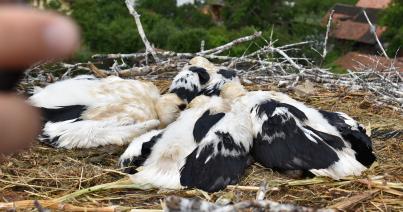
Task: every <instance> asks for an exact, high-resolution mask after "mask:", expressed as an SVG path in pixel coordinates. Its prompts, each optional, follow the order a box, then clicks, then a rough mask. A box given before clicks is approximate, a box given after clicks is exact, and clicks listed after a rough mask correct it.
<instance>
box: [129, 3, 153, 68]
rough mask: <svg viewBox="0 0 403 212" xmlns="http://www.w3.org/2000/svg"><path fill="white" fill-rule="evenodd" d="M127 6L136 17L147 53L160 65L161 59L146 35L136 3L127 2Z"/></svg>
mask: <svg viewBox="0 0 403 212" xmlns="http://www.w3.org/2000/svg"><path fill="white" fill-rule="evenodd" d="M125 2H126V6H127V9H128V10H129V12H130V14H131V15H132V16H133V17H134V21H135V22H136V26H137V30H138V32H139V35H140V37H141V40H143V43H144V45H145V47H146V53H147V52H150V53H151V55H152V56H153V58H154V60H155V62H157V63H159V62H160V59H159V58H158V56H157V53H155V50H154V48H153V47H152V46H151V44H150V42H149V41H148V39H147V37H146V34H145V33H144V29H143V25H142V24H141V21H140V15H139V14H138V13H137V11H136V9H134V7H135V6H134V5H135V2H134V0H126V1H125Z"/></svg>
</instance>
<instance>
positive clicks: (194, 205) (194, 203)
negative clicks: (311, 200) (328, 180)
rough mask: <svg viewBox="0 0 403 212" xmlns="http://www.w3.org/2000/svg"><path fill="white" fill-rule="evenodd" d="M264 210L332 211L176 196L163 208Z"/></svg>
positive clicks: (266, 202) (216, 211) (225, 211)
mask: <svg viewBox="0 0 403 212" xmlns="http://www.w3.org/2000/svg"><path fill="white" fill-rule="evenodd" d="M252 208H254V209H264V210H265V211H273V212H274V211H281V212H287V211H290V212H291V211H292V212H316V211H317V212H325V211H326V212H330V211H334V210H332V209H315V208H308V207H302V206H296V205H292V204H282V203H278V202H274V201H270V200H260V201H259V200H251V201H243V202H239V203H235V204H233V205H226V206H219V205H216V204H213V203H210V202H207V201H204V200H200V199H186V198H181V197H176V196H170V197H167V198H166V199H165V208H164V210H165V211H167V212H181V211H211V212H230V211H241V210H245V209H252Z"/></svg>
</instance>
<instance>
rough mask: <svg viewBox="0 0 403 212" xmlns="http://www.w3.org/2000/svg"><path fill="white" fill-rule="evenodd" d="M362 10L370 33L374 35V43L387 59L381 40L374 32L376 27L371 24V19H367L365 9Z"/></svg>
mask: <svg viewBox="0 0 403 212" xmlns="http://www.w3.org/2000/svg"><path fill="white" fill-rule="evenodd" d="M362 12H363V13H364V16H365V18H366V19H367V22H368V24H369V28H370V31H371V33H372V34H373V35H374V37H375V40H376V43H377V44H378V46H379V48H380V49H381V50H382V53H383V55H385V57H386V58H388V59H389V56H388V54H386V51H385V49H384V48H383V46H382V44H381V41H380V40H379V38H378V35H377V34H376V27H375V26H374V25H373V24H372V22H371V20H369V18H368V15H367V12H365V10H362Z"/></svg>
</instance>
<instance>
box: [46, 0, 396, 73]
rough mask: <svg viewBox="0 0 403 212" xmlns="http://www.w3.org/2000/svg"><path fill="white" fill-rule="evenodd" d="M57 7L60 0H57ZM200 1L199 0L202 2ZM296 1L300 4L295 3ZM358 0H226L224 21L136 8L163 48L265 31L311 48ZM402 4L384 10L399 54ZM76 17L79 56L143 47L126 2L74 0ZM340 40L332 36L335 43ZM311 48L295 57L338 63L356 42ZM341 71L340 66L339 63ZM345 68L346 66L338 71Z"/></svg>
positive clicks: (165, 1) (155, 1)
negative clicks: (328, 21)
mask: <svg viewBox="0 0 403 212" xmlns="http://www.w3.org/2000/svg"><path fill="white" fill-rule="evenodd" d="M53 1H55V2H54V3H52V4H54V7H60V6H58V5H57V2H58V1H59V0H52V1H50V2H53ZM198 2H199V1H198ZM292 2H295V3H292ZM356 2H357V0H322V1H318V0H297V1H283V0H243V1H239V0H226V6H225V7H224V9H223V14H222V17H223V24H217V23H214V22H213V20H212V19H211V18H210V17H209V16H207V15H205V14H203V13H202V12H201V10H200V2H199V3H197V4H196V5H189V4H188V5H183V6H181V7H176V0H138V1H137V11H138V12H139V13H140V15H141V21H142V24H143V27H144V30H145V33H146V34H147V36H148V38H149V40H150V42H151V43H153V44H154V45H155V46H156V47H158V48H161V49H167V50H173V51H177V52H197V51H199V50H200V44H201V41H202V40H204V41H205V49H209V48H214V47H216V46H220V45H223V44H225V43H227V42H229V41H231V40H234V39H237V38H239V37H243V36H246V35H250V34H253V33H254V32H255V31H262V32H263V37H264V38H265V39H266V40H269V39H270V38H272V40H273V41H276V45H277V46H278V45H283V44H289V43H295V42H300V41H308V40H310V41H315V43H313V44H312V48H315V49H317V50H319V51H322V48H323V38H324V33H325V31H326V29H325V28H324V27H323V26H322V25H321V21H322V18H323V16H324V15H325V13H326V12H327V11H328V10H329V9H330V8H331V7H332V6H333V5H334V4H335V3H345V4H355V3H356ZM402 8H403V6H402V3H401V1H397V0H395V2H394V4H393V6H392V7H391V8H389V9H387V10H386V11H385V15H384V17H383V19H382V20H383V23H384V25H386V26H387V27H388V31H387V32H386V33H385V37H384V38H385V40H386V41H388V42H389V47H388V50H389V54H391V55H392V54H394V52H395V51H396V49H397V48H399V47H400V46H401V44H402V43H403V29H402V27H401V20H403V16H402V15H403V9H402ZM71 9H72V11H73V12H72V17H73V18H74V19H75V20H76V21H77V22H78V23H79V25H80V26H81V28H82V31H83V38H84V46H85V48H83V49H82V50H81V52H80V53H79V54H78V55H77V56H76V58H77V59H80V60H86V59H88V57H89V56H90V55H91V54H94V53H129V52H137V51H140V50H142V49H144V45H143V43H142V41H141V39H140V37H139V35H138V32H137V28H136V25H135V22H134V20H133V17H132V16H130V14H129V13H128V11H127V8H126V5H125V3H124V1H123V0H122V1H108V0H96V1H94V0H80V1H72V8H71ZM334 42H335V41H330V43H334ZM265 44H266V42H265V41H264V39H259V40H256V41H254V42H253V43H246V44H242V45H239V46H236V47H235V48H233V49H231V50H229V51H227V52H224V53H223V54H227V55H230V56H239V55H242V54H244V53H248V52H251V51H254V50H256V49H258V48H259V47H261V46H263V45H265ZM312 48H310V47H308V48H305V49H303V50H302V52H301V51H299V52H296V51H290V52H288V54H290V56H293V57H300V56H306V57H308V58H312V60H313V61H314V62H315V63H316V64H323V65H324V66H325V67H331V68H336V66H335V64H334V61H335V60H336V59H337V58H338V57H340V56H342V55H343V54H344V53H345V52H346V51H350V50H352V49H353V48H352V43H351V42H338V44H337V45H336V46H335V47H334V48H333V49H332V51H331V52H330V53H329V54H328V56H327V57H326V60H325V61H322V60H323V59H322V58H321V56H320V55H319V54H318V53H317V52H315V51H313V50H312ZM336 69H337V70H339V69H340V68H336ZM339 71H341V70H339Z"/></svg>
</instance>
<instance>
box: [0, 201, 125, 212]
mask: <svg viewBox="0 0 403 212" xmlns="http://www.w3.org/2000/svg"><path fill="white" fill-rule="evenodd" d="M38 204H39V206H40V207H41V208H43V209H44V211H46V209H51V210H57V211H76V212H80V211H83V212H84V211H88V212H95V211H96V212H115V211H122V210H128V209H130V208H128V207H120V206H113V207H101V208H91V207H79V206H74V205H71V204H65V203H60V202H58V201H56V200H39V201H37V200H22V201H16V202H9V203H0V210H5V211H12V210H13V211H14V210H15V211H21V210H27V209H32V208H37V207H38Z"/></svg>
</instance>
